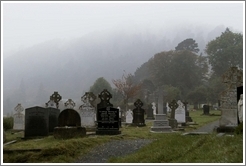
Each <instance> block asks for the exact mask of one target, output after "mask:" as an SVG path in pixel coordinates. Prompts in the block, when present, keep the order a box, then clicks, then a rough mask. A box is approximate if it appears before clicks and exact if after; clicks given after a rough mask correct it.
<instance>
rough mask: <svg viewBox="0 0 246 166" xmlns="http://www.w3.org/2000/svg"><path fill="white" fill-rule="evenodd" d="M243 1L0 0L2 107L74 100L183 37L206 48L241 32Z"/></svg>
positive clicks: (132, 69) (168, 47) (119, 75)
mask: <svg viewBox="0 0 246 166" xmlns="http://www.w3.org/2000/svg"><path fill="white" fill-rule="evenodd" d="M243 5H244V4H243V2H241V3H237V2H233V1H232V2H222V3H221V2H217V3H214V2H206V3H200V2H197V3H193V2H192V3H188V2H184V3H183V2H182V3H180V2H178V3H177V2H176V3H175V2H172V3H171V2H134V3H130V2H127V3H126V2H125V3H120V2H114V3H112V2H110V3H109V2H107V3H106V2H100V3H99V2H94V3H91V2H90V3H89V2H87V3H85V2H74V3H71V2H69V1H67V2H60V3H57V2H52V3H51V2H42V3H41V2H25V3H16V2H1V7H2V9H1V11H2V15H1V17H2V18H1V20H2V35H1V36H2V38H1V41H2V42H1V43H2V45H1V46H2V49H1V50H2V53H1V58H2V61H1V62H2V63H3V65H1V66H3V67H2V70H1V71H2V74H1V75H2V76H3V77H2V78H3V79H2V80H3V89H2V92H3V98H2V102H3V104H4V105H5V108H6V109H4V112H5V113H7V112H12V111H13V110H14V107H15V106H16V105H17V104H18V103H23V105H24V108H25V107H28V106H31V105H32V106H33V105H35V104H36V105H43V104H44V102H47V101H48V100H49V96H50V95H51V94H52V93H53V92H54V91H58V92H59V93H60V94H61V96H63V98H72V99H73V100H78V99H80V97H81V96H82V95H83V94H84V92H86V91H88V90H89V88H90V86H92V84H93V83H94V82H95V80H96V79H97V78H99V77H104V78H106V79H107V80H108V82H110V83H112V82H111V80H112V79H117V78H120V77H121V76H122V74H123V71H126V72H128V73H134V72H135V70H136V69H137V68H138V67H140V66H141V64H143V63H144V62H146V61H148V59H150V58H151V57H152V56H153V55H154V54H156V53H158V52H161V51H165V50H166V51H168V50H171V49H174V48H175V46H177V44H178V43H179V42H181V41H183V40H184V39H186V38H194V39H195V40H196V41H197V43H198V45H199V48H200V50H201V52H200V53H204V49H205V46H206V44H207V42H209V41H210V40H212V39H214V38H215V37H217V36H219V35H220V34H221V32H223V31H224V30H225V28H226V27H229V28H230V29H231V30H232V31H233V32H240V33H243V32H244V15H245V13H244V9H243ZM20 90H25V97H21V95H19V96H18V93H20ZM40 93H42V94H40ZM34 98H35V100H34ZM11 109H12V110H11Z"/></svg>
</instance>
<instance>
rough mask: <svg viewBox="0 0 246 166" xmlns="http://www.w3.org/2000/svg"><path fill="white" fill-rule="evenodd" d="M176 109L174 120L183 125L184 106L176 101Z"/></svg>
mask: <svg viewBox="0 0 246 166" xmlns="http://www.w3.org/2000/svg"><path fill="white" fill-rule="evenodd" d="M177 104H178V108H176V110H175V119H176V120H177V122H178V123H179V124H185V108H184V104H183V103H182V102H181V101H180V100H178V101H177Z"/></svg>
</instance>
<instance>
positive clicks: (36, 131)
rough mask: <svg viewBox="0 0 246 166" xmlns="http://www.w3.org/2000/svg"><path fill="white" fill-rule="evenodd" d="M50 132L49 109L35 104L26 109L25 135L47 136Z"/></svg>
mask: <svg viewBox="0 0 246 166" xmlns="http://www.w3.org/2000/svg"><path fill="white" fill-rule="evenodd" d="M48 134H49V112H48V109H46V108H43V107H39V106H35V107H31V108H27V109H26V110H25V131H24V137H25V138H27V137H36V136H47V135H48Z"/></svg>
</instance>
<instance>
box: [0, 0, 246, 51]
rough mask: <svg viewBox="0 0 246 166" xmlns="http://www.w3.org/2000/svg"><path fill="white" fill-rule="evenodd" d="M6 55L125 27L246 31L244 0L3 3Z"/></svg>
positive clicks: (3, 33) (138, 28)
mask: <svg viewBox="0 0 246 166" xmlns="http://www.w3.org/2000/svg"><path fill="white" fill-rule="evenodd" d="M1 8H2V9H1V17H2V18H1V21H2V24H1V25H2V27H1V33H2V35H1V36H2V38H1V39H2V42H1V43H2V45H1V46H2V49H1V50H3V56H7V55H10V54H11V53H14V52H15V51H18V50H21V49H24V48H28V47H31V46H33V45H35V44H39V43H42V42H45V41H49V40H53V39H65V40H69V39H73V38H77V37H82V36H83V35H85V34H87V33H90V32H94V31H102V30H105V29H108V30H109V29H117V28H122V27H126V28H127V29H131V30H136V31H138V30H144V29H148V30H150V31H155V30H158V28H159V29H160V28H161V27H163V26H165V27H170V28H172V27H173V28H175V27H177V26H182V25H183V24H201V25H204V26H208V25H212V26H217V25H220V24H222V25H225V26H227V27H233V28H234V29H236V30H238V31H242V32H243V30H244V15H245V14H244V4H243V2H236V1H231V2H226V1H225V2H219V1H218V2H216V3H215V2H210V1H207V2H206V1H204V2H197V3H194V2H183V1H182V2H173V1H170V2H166V1H163V2H161V1H159V2H158V1H156V2H153V1H142V2H141V1H140V2H139V1H136V2H133V3H132V2H124V3H122V2H120V1H118V2H117V1H116V2H105V1H104V2H93V3H92V2H89V1H88V2H84V1H77V2H76V1H74V2H73V3H72V2H71V1H61V2H59V1H58V2H57V1H54V2H47V1H43V2H39V3H38V2H35V1H30V2H28V1H27V2H22V1H20V2H8V1H6V2H3V1H1Z"/></svg>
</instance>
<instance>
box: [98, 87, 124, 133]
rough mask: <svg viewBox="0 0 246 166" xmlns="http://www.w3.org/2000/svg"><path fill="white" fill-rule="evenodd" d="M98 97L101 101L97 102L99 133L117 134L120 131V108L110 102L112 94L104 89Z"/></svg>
mask: <svg viewBox="0 0 246 166" xmlns="http://www.w3.org/2000/svg"><path fill="white" fill-rule="evenodd" d="M98 97H99V98H100V99H101V102H100V103H99V104H97V130H96V134H98V135H116V134H120V133H121V131H119V109H117V108H113V104H111V103H110V102H109V100H110V98H112V95H111V94H110V93H109V92H108V91H107V89H104V90H103V91H102V92H101V93H100V94H99V95H98Z"/></svg>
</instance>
